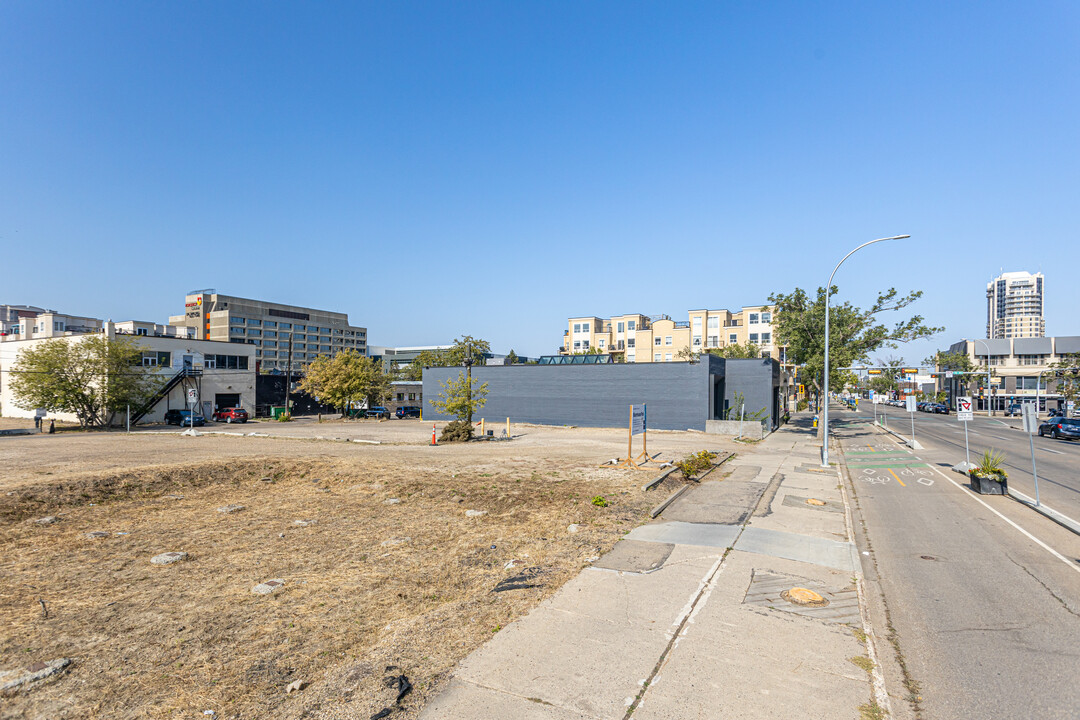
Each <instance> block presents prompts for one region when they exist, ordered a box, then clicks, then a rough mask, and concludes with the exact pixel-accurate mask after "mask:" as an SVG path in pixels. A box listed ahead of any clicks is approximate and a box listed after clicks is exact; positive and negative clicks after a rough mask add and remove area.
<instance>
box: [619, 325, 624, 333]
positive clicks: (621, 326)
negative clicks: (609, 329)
mask: <svg viewBox="0 0 1080 720" xmlns="http://www.w3.org/2000/svg"><path fill="white" fill-rule="evenodd" d="M624 325H625V324H624V323H619V325H618V332H622V331H623V328H624Z"/></svg>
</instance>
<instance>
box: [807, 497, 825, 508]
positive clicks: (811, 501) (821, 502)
mask: <svg viewBox="0 0 1080 720" xmlns="http://www.w3.org/2000/svg"><path fill="white" fill-rule="evenodd" d="M806 504H807V505H818V506H821V505H824V504H825V501H824V500H818V499H817V498H810V499H809V500H807V501H806Z"/></svg>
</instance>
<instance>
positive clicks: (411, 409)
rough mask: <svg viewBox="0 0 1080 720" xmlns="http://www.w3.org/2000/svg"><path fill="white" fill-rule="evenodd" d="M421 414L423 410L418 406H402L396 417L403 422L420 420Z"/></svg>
mask: <svg viewBox="0 0 1080 720" xmlns="http://www.w3.org/2000/svg"><path fill="white" fill-rule="evenodd" d="M420 412H421V409H420V407H419V406H418V405H402V406H401V407H399V408H398V409H397V411H396V412H395V413H394V415H396V416H397V418H398V420H403V419H404V418H418V417H420Z"/></svg>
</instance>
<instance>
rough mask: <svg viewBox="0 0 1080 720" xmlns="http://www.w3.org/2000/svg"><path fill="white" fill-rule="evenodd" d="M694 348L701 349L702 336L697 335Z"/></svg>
mask: <svg viewBox="0 0 1080 720" xmlns="http://www.w3.org/2000/svg"><path fill="white" fill-rule="evenodd" d="M694 347H701V336H700V335H695V336H694Z"/></svg>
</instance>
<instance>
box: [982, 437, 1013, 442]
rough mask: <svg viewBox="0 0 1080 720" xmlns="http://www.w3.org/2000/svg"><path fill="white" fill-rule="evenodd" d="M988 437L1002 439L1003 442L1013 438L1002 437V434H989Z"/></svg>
mask: <svg viewBox="0 0 1080 720" xmlns="http://www.w3.org/2000/svg"><path fill="white" fill-rule="evenodd" d="M987 437H992V438H994V439H995V440H1000V441H1002V442H1009V440H1011V439H1012V438H1003V437H1001V436H1000V435H988V436H987Z"/></svg>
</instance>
